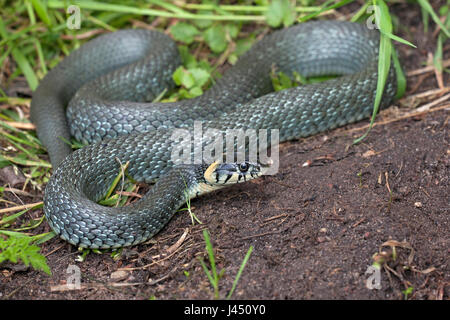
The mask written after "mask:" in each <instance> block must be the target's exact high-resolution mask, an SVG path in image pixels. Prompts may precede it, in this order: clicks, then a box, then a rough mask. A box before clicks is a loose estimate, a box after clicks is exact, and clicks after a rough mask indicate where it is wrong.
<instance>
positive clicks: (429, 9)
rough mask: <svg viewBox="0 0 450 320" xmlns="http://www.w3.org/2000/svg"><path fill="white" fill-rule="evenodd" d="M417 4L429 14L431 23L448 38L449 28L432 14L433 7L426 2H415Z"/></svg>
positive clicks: (421, 0)
mask: <svg viewBox="0 0 450 320" xmlns="http://www.w3.org/2000/svg"><path fill="white" fill-rule="evenodd" d="M417 2H418V3H419V4H420V6H421V7H422V8H423V9H424V10H425V11H427V12H428V13H429V14H430V16H431V18H432V19H433V21H434V22H435V23H436V24H437V25H438V26H439V27H440V28H441V30H442V31H443V32H444V33H445V35H446V36H447V37H448V38H450V31H449V28H448V27H447V26H445V25H444V24H443V23H442V21H441V20H440V19H439V17H438V15H437V14H436V13H435V12H434V10H433V7H432V6H431V5H430V3H429V2H428V0H417Z"/></svg>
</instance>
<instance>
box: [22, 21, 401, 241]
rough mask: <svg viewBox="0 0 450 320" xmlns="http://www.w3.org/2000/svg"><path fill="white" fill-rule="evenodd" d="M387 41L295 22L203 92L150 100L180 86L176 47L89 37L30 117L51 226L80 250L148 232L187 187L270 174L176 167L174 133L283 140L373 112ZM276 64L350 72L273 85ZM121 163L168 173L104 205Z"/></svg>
mask: <svg viewBox="0 0 450 320" xmlns="http://www.w3.org/2000/svg"><path fill="white" fill-rule="evenodd" d="M378 45H379V33H378V31H373V30H369V29H367V28H366V27H365V26H363V25H360V24H356V23H350V22H338V21H320V22H308V23H304V24H299V25H295V26H293V27H290V28H287V29H284V30H280V31H275V32H273V33H271V34H270V35H268V36H266V37H264V38H263V39H262V40H261V41H259V42H257V43H256V44H254V45H253V47H252V48H251V49H250V50H249V51H248V52H247V53H245V54H244V55H243V56H241V57H240V59H239V61H238V62H237V63H236V64H235V65H234V66H233V67H232V68H231V69H230V70H228V72H226V73H225V74H224V76H223V77H222V78H220V79H218V80H217V82H216V83H215V84H214V86H213V87H212V88H211V89H209V90H207V91H206V92H205V93H204V94H203V95H202V96H200V97H197V98H194V99H189V100H183V101H179V102H174V103H147V102H144V101H151V100H153V99H154V98H155V97H156V96H158V95H159V94H160V93H161V92H162V91H163V90H164V89H167V88H172V86H173V83H172V82H173V81H172V74H173V72H174V70H175V69H176V68H177V67H178V66H179V64H180V57H179V53H178V50H177V48H176V46H175V44H174V42H173V41H172V40H171V39H170V38H169V37H167V36H166V35H164V34H162V33H160V32H157V31H148V30H124V31H118V32H115V33H110V34H106V35H103V36H100V37H98V38H96V39H94V40H92V41H89V42H88V43H86V44H85V45H83V46H82V47H81V48H80V49H78V50H76V51H74V52H73V53H72V54H70V55H69V56H68V57H67V58H65V59H64V60H63V61H62V62H61V63H60V64H59V65H58V66H56V67H55V68H54V69H53V70H51V71H50V72H49V73H48V74H47V75H46V77H45V78H44V79H43V80H42V82H41V83H40V85H39V87H38V89H37V90H36V92H35V93H34V96H33V100H32V103H31V117H32V121H33V122H34V123H35V124H36V127H37V132H38V136H39V138H40V139H41V141H42V143H43V144H44V145H45V146H46V148H47V150H48V153H49V155H50V159H51V162H52V164H53V166H54V168H56V170H55V171H54V173H53V176H52V177H51V179H50V181H49V183H48V185H47V187H46V190H45V196H44V211H45V214H46V217H47V220H48V222H49V224H50V226H51V227H52V228H53V230H54V231H55V232H56V233H57V234H59V235H60V236H61V237H62V238H63V239H65V240H67V241H69V242H70V243H72V244H74V245H78V246H81V247H91V248H112V247H122V246H128V245H134V244H137V243H140V242H143V241H145V240H147V239H149V238H150V237H152V236H153V235H154V234H156V233H157V232H158V231H159V230H160V229H161V228H162V227H163V226H164V225H165V224H166V223H167V222H168V221H169V220H170V218H171V217H172V216H173V214H174V213H175V212H176V209H178V208H179V207H180V206H181V205H182V204H183V202H184V201H185V200H186V194H185V191H186V189H187V190H188V191H189V192H188V193H189V196H191V197H193V196H195V195H197V194H201V193H202V192H204V191H207V190H206V189H208V190H210V189H215V188H218V187H221V186H224V185H225V184H224V182H225V181H227V183H226V184H228V183H231V182H238V181H243V180H244V179H242V180H241V179H229V176H230V177H231V176H233V177H234V178H236V177H239V176H241V177H242V176H245V177H246V178H248V179H251V178H254V177H257V176H259V175H260V173H261V172H260V168H259V166H258V165H256V164H252V163H248V162H245V163H240V164H239V163H228V164H227V163H225V164H220V165H219V164H217V163H213V164H208V165H206V164H197V165H191V164H186V165H180V166H175V167H173V163H172V161H171V159H170V155H171V148H172V145H171V141H170V137H171V134H172V133H173V130H174V128H186V129H187V130H191V128H192V126H193V123H194V121H195V120H201V121H202V124H203V128H205V129H206V128H215V129H218V130H220V131H225V130H226V129H229V128H233V129H240V128H243V129H247V128H252V129H279V139H280V142H283V141H287V140H292V139H296V138H300V137H305V136H309V135H312V134H315V133H318V132H321V131H324V130H328V129H333V128H336V127H338V126H342V125H345V124H348V123H351V122H355V121H358V120H361V119H363V118H366V117H368V116H370V114H371V112H372V108H373V103H374V97H375V91H376V83H377V55H378ZM273 68H275V69H276V70H277V71H282V72H284V73H286V74H288V75H292V73H293V71H297V72H299V73H300V74H301V75H302V76H305V77H310V76H320V75H330V74H333V75H341V77H338V78H335V79H332V80H329V81H325V82H321V83H315V84H310V85H305V86H299V87H295V88H291V89H286V90H282V91H279V92H272V91H273V89H272V80H271V76H270V73H271V71H272V70H273ZM395 90H396V82H395V78H394V76H393V72H392V70H391V72H390V76H389V77H388V82H387V84H386V87H385V92H384V96H383V99H382V104H381V107H386V106H388V105H389V103H390V102H391V100H392V99H393V97H394V95H395ZM131 101H133V102H131ZM66 106H67V108H66ZM71 135H72V136H74V137H75V138H76V139H77V140H80V141H82V142H85V143H91V144H90V145H89V146H86V147H84V148H82V149H80V150H77V151H75V152H73V153H72V152H71V148H70V147H69V146H68V145H67V144H66V143H65V142H64V141H63V139H61V138H64V139H69V138H70V136H71ZM194 143H196V142H194ZM117 160H119V161H120V162H121V163H126V162H127V161H129V167H128V174H129V175H130V176H131V177H133V178H134V179H136V180H138V181H145V182H151V181H154V180H155V179H156V178H158V177H160V178H159V180H158V182H157V183H156V185H155V186H154V187H153V188H152V189H151V190H150V191H149V193H148V194H147V195H146V196H145V197H143V198H142V199H141V200H139V201H137V202H136V203H134V204H131V205H129V206H125V207H123V208H109V207H104V206H101V205H99V204H97V203H96V201H97V200H98V199H100V198H101V197H102V196H103V195H104V194H105V192H106V190H107V188H108V186H109V185H110V183H111V181H112V180H113V179H114V177H115V176H116V175H117V173H118V163H117ZM171 168H172V169H171ZM241 169H243V170H241ZM211 175H214V177H215V178H214V179H212V178H211ZM213 180H215V181H213ZM205 186H206V188H204V187H205Z"/></svg>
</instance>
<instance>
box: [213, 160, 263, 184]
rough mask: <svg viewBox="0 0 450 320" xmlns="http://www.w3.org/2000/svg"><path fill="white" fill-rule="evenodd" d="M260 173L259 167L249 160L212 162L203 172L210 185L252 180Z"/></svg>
mask: <svg viewBox="0 0 450 320" xmlns="http://www.w3.org/2000/svg"><path fill="white" fill-rule="evenodd" d="M261 175H262V172H261V167H260V166H259V165H258V164H255V163H251V162H249V161H243V162H230V163H219V162H217V161H216V162H214V163H212V164H211V165H210V166H209V167H208V169H206V171H205V173H204V178H205V180H206V181H207V182H208V183H210V184H211V185H225V184H233V183H240V182H245V181H248V180H253V179H256V178H258V177H259V176H261Z"/></svg>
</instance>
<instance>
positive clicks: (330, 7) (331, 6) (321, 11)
mask: <svg viewBox="0 0 450 320" xmlns="http://www.w3.org/2000/svg"><path fill="white" fill-rule="evenodd" d="M353 1H354V0H342V1H339V2H338V3H335V4H332V5H329V6H326V7H324V8H322V9H320V10H318V11H316V12H314V13H311V14H308V15H306V16H304V17H301V18H299V19H298V21H299V22H305V21H308V20H310V19H312V18H315V17H317V16H318V15H319V14H321V13H323V12H325V11H329V10H333V9H337V8H340V7H343V6H345V5H346V4H349V3H350V2H353Z"/></svg>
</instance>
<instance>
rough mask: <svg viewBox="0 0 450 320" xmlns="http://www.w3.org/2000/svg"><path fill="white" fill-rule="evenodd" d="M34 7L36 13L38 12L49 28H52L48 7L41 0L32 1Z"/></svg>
mask: <svg viewBox="0 0 450 320" xmlns="http://www.w3.org/2000/svg"><path fill="white" fill-rule="evenodd" d="M30 2H31V4H32V5H33V8H34V11H36V13H37V15H38V16H39V18H40V19H41V20H42V21H43V22H44V23H45V24H46V25H47V26H48V27H51V26H52V22H51V20H50V16H49V15H48V12H47V8H46V6H45V5H44V4H43V3H42V1H40V0H30Z"/></svg>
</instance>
